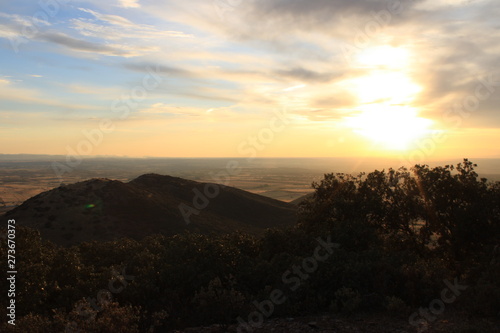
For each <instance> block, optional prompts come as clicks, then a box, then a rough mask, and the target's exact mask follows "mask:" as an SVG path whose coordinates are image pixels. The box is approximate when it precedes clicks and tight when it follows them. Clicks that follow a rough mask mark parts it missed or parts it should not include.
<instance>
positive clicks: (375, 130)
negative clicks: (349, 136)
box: [346, 104, 432, 150]
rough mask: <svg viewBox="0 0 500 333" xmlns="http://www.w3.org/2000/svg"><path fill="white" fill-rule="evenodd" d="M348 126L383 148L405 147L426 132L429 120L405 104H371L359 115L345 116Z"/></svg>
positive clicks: (430, 123) (401, 148)
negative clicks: (402, 105) (400, 105)
mask: <svg viewBox="0 0 500 333" xmlns="http://www.w3.org/2000/svg"><path fill="white" fill-rule="evenodd" d="M346 122H347V125H348V126H349V127H351V128H352V129H353V130H354V132H355V133H357V134H360V135H362V136H364V137H366V138H368V139H370V140H371V141H372V142H373V143H375V144H379V145H381V146H382V148H385V149H392V150H404V149H407V148H408V147H409V146H410V145H411V143H412V142H414V141H415V140H417V139H419V138H421V137H423V136H424V135H426V134H427V133H428V132H429V127H430V126H431V125H432V121H431V120H430V119H425V118H421V117H419V116H418V114H417V111H416V110H415V109H411V108H408V107H398V106H388V105H385V106H384V105H376V104H373V105H370V106H366V108H365V110H363V111H362V112H361V113H360V114H359V115H357V116H354V117H349V118H348V119H346Z"/></svg>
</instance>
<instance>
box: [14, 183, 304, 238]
mask: <svg viewBox="0 0 500 333" xmlns="http://www.w3.org/2000/svg"><path fill="white" fill-rule="evenodd" d="M206 186H208V185H207V184H206V183H199V182H195V181H191V180H186V179H182V178H176V177H170V176H161V175H157V174H146V175H143V176H140V177H138V178H136V179H134V180H132V181H130V182H128V183H123V182H120V181H117V180H109V179H102V178H99V179H91V180H87V181H84V182H79V183H75V184H71V185H63V186H60V187H58V188H55V189H52V190H50V191H47V192H43V193H40V194H39V195H37V196H35V197H33V198H31V199H29V200H27V201H25V202H24V203H23V204H22V205H20V206H19V207H16V208H15V209H13V210H10V211H9V212H7V213H6V217H7V218H14V219H16V222H17V224H19V225H24V226H28V227H32V228H35V229H38V230H40V232H41V235H42V237H43V238H45V239H49V240H51V241H53V242H55V243H57V244H61V245H65V246H68V245H73V244H77V243H80V242H83V241H91V240H98V241H106V240H114V239H118V238H121V237H131V238H135V239H140V238H142V237H144V236H147V235H150V234H155V233H162V234H165V235H173V234H177V233H180V232H183V231H186V230H189V231H192V232H200V233H205V234H206V233H211V232H215V233H231V232H235V231H241V232H245V233H250V234H255V235H258V234H260V233H262V232H263V231H264V230H265V229H266V228H274V227H282V226H287V225H292V224H294V223H295V221H296V216H295V207H294V206H293V205H290V204H287V203H285V202H282V201H279V200H275V199H271V198H267V197H264V196H260V195H257V194H253V193H249V192H246V191H243V190H240V189H237V188H233V187H228V186H222V185H215V184H212V187H211V189H212V190H213V191H215V190H214V189H216V188H218V189H219V194H218V195H217V196H215V197H213V198H212V199H209V204H208V206H207V207H206V208H205V209H202V210H200V211H199V214H191V215H190V218H189V220H190V223H186V220H185V218H184V216H183V215H182V213H181V211H180V210H179V205H180V204H184V205H186V206H184V207H188V206H189V207H193V208H194V205H193V198H194V197H195V192H194V191H193V190H194V189H197V190H198V191H200V192H201V193H204V191H205V188H206ZM211 193H212V192H211Z"/></svg>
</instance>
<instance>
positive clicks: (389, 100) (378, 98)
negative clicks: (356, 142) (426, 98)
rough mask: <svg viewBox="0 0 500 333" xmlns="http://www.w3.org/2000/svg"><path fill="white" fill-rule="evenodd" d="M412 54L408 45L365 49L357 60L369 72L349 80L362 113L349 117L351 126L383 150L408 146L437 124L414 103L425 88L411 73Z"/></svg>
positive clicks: (347, 120)
mask: <svg viewBox="0 0 500 333" xmlns="http://www.w3.org/2000/svg"><path fill="white" fill-rule="evenodd" d="M409 57H410V54H409V52H408V50H407V49H405V48H395V47H391V46H379V47H374V48H369V49H366V50H363V51H361V52H360V53H359V54H358V55H357V57H356V61H357V63H358V67H359V68H365V69H366V74H365V75H364V76H360V77H356V78H354V79H350V80H348V81H347V82H346V85H347V87H348V89H349V90H350V91H352V93H353V94H354V95H355V96H356V97H357V100H358V103H359V106H358V108H357V110H358V112H359V113H358V114H357V115H355V116H352V117H347V118H346V124H347V126H348V127H350V128H351V129H352V130H353V131H354V132H355V133H357V134H359V135H362V136H364V137H366V138H368V139H370V140H371V141H372V142H373V143H374V144H376V145H380V148H382V149H391V150H405V149H408V148H409V146H410V145H411V143H412V142H414V141H415V140H417V139H419V138H421V137H423V136H425V135H426V134H428V133H429V128H430V126H431V125H432V123H433V122H432V121H431V120H430V119H425V118H422V117H419V116H418V110H417V109H415V108H413V107H412V106H411V104H412V102H413V101H414V100H415V98H416V96H417V94H418V93H419V92H420V91H421V90H422V88H421V87H420V86H419V85H418V84H417V83H415V82H414V81H413V80H412V78H411V76H410V75H409V74H408V72H409V71H408V69H409V66H410V62H409Z"/></svg>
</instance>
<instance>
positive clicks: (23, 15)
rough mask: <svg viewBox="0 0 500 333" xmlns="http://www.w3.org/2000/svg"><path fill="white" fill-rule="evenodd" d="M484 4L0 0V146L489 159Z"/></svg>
mask: <svg viewBox="0 0 500 333" xmlns="http://www.w3.org/2000/svg"><path fill="white" fill-rule="evenodd" d="M498 17H500V4H499V3H498V1H496V0H492V1H487V0H468V1H458V0H432V1H431V0H414V1H413V0H406V1H400V0H370V1H368V0H365V1H358V0H189V1H172V0H163V1H158V0H109V1H97V0H89V1H71V0H41V1H26V0H16V1H7V0H0V153H4V154H19V153H26V154H55V155H67V156H72V155H113V156H131V157H142V156H158V157H160V156H162V157H248V158H253V157H391V158H400V159H403V160H407V161H410V162H413V161H414V162H419V161H422V160H425V159H432V158H435V159H442V158H448V157H450V158H451V157H453V158H462V157H469V158H474V157H475V158H500V145H499V142H500V112H499V111H500V110H499V105H500V72H499V71H500V67H499V60H500V43H499V41H500V21H498Z"/></svg>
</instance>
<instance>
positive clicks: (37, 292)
mask: <svg viewBox="0 0 500 333" xmlns="http://www.w3.org/2000/svg"><path fill="white" fill-rule="evenodd" d="M474 167H475V165H474V164H473V163H472V162H470V161H468V160H464V161H463V163H460V164H458V165H457V166H443V167H436V168H430V167H429V166H426V165H416V166H415V167H413V168H412V169H410V170H407V169H405V168H401V169H398V170H393V169H390V170H388V171H374V172H372V173H369V174H367V175H366V174H360V175H358V176H352V175H346V174H327V175H325V177H324V179H323V180H322V181H321V182H320V183H314V184H313V187H314V189H315V194H314V195H313V196H312V197H311V198H309V199H307V200H306V201H304V202H303V203H302V204H301V205H300V208H299V221H300V223H299V224H298V225H297V226H295V227H293V228H288V229H286V230H269V231H268V232H267V233H266V235H265V236H264V237H262V238H255V237H252V236H248V235H245V234H238V233H236V234H231V235H225V236H216V235H213V236H206V235H198V234H192V233H186V234H182V235H176V236H173V237H165V236H161V235H155V236H151V237H147V238H144V239H142V240H141V241H135V240H130V239H122V240H119V241H114V242H105V243H102V242H90V243H82V244H80V245H78V246H74V247H71V248H63V247H58V246H55V245H53V244H52V243H50V242H45V241H43V240H42V239H41V238H40V234H39V232H38V231H35V230H32V229H28V228H19V229H18V230H17V246H16V247H17V249H18V254H17V262H18V271H19V274H18V281H17V293H16V299H17V302H16V304H17V320H16V326H15V327H12V326H10V325H5V326H4V327H0V330H1V331H7V330H10V331H13V332H34V333H35V332H64V331H65V330H66V331H67V332H70V331H71V332H164V331H165V330H168V329H174V328H181V327H186V326H197V325H206V324H212V323H227V324H228V323H234V322H235V321H236V318H238V317H239V316H241V317H242V318H244V319H245V320H246V318H248V315H249V314H250V313H252V311H255V310H256V305H255V304H256V303H258V302H261V301H263V300H267V299H269V298H270V295H271V294H272V291H273V290H276V289H278V290H281V291H283V292H284V295H285V296H286V301H285V302H283V304H280V305H276V306H275V307H274V309H273V311H272V314H270V315H271V316H295V315H298V314H308V313H318V312H325V311H332V312H340V313H344V314H346V315H349V314H352V313H355V312H358V311H388V312H389V313H391V314H393V315H395V316H396V315H397V316H400V315H402V316H408V315H409V314H410V312H411V311H412V309H413V311H415V309H418V308H419V307H421V306H424V307H425V306H427V305H428V304H429V302H430V301H432V300H433V299H436V298H439V297H440V294H441V291H442V290H443V288H444V287H446V285H445V284H444V283H443V280H444V279H447V280H449V281H454V280H455V279H458V280H459V281H463V283H464V284H466V285H467V286H468V288H467V289H466V290H465V291H463V292H462V294H461V295H460V297H457V299H456V301H455V302H453V304H450V305H448V304H447V307H448V306H450V307H454V308H456V309H458V310H459V311H464V312H465V313H468V314H470V315H474V316H484V317H488V316H496V315H497V311H498V309H500V280H499V279H498V277H499V276H500V258H499V257H498V252H499V251H498V244H500V239H499V235H500V232H499V231H500V230H499V229H500V183H498V182H497V183H490V182H488V181H487V180H486V179H479V178H478V175H477V174H476V172H475V171H474ZM328 235H330V237H331V241H332V242H335V243H337V244H339V246H338V248H336V249H335V250H334V251H333V253H331V255H330V256H328V258H326V259H325V260H324V261H322V262H317V265H316V266H315V267H314V269H311V272H310V273H309V274H308V276H307V278H304V279H302V280H301V283H300V287H298V288H297V289H295V290H291V289H290V286H289V285H287V284H286V283H285V282H284V279H283V275H284V273H285V272H286V271H287V270H290V269H291V267H293V266H294V265H298V264H300V263H302V262H304V260H305V259H306V258H308V257H311V255H312V254H313V253H315V249H316V247H317V246H318V241H317V238H318V237H322V238H323V239H326V238H327V236H328ZM495 247H496V248H495ZM1 248H2V255H1V256H0V265H1V266H2V267H6V257H7V256H6V253H5V249H6V245H5V244H4V241H2V246H1ZM495 255H496V257H495ZM0 284H1V287H2V290H4V291H5V290H7V289H8V288H7V282H6V280H5V279H3V280H2V281H1V282H0ZM254 301H257V302H254ZM2 306H7V305H6V304H2ZM4 308H5V307H4Z"/></svg>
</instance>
